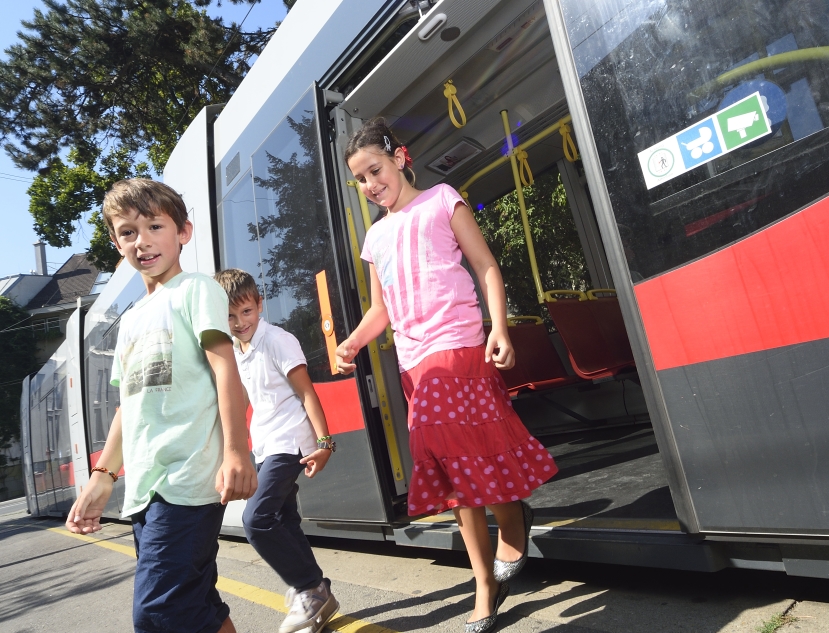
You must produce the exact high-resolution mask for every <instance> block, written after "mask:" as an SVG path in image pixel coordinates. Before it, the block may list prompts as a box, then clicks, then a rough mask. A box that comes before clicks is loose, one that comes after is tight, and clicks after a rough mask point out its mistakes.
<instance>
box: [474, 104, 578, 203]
mask: <svg viewBox="0 0 829 633" xmlns="http://www.w3.org/2000/svg"><path fill="white" fill-rule="evenodd" d="M572 120H573V118H572V117H571V116H570V115H569V114H568V115H567V116H564V117H562V118H560V119H559V120H558V121H556V122H555V123H553V124H552V125H551V126H550V127H548V128H546V129H544V130H541V131H540V132H539V133H538V134H536V135H535V136H532V137H530V138H529V139H527V140H526V141H524V142H523V143H521V144H520V145H518V146H517V147H518V148H519V149H523V150H527V149H529V148H530V147H532V146H533V145H535V144H536V143H538V142H539V141H543V140H544V139H545V138H547V137H548V136H550V134H553V133H555V132H557V131H558V129H559V128H560V127H561V126H562V125H566V124H567V123H570V121H572ZM510 138H512V137H510ZM508 160H509V156H501V157H500V158H498V159H496V160H494V161H493V162H491V163H490V164H489V165H487V166H486V167H484V168H483V169H481V170H480V171H478V172H475V173H474V174H472V176H471V177H470V178H469V180H467V181H466V182H465V183H463V184H462V185H461V187H460V192H461V195H462V196H463V197H464V198H468V197H469V196H468V195H467V193H466V192H467V190H468V189H469V187H471V186H472V185H473V184H474V183H476V182H478V181H479V180H480V179H481V178H483V177H484V176H486V175H487V174H488V173H489V172H491V171H492V170H493V169H497V168H498V167H500V166H501V165H503V164H504V163H506V162H507V161H508Z"/></svg>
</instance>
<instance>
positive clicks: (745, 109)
mask: <svg viewBox="0 0 829 633" xmlns="http://www.w3.org/2000/svg"><path fill="white" fill-rule="evenodd" d="M766 110H768V106H767V104H766V103H765V98H763V97H762V96H761V95H760V93H759V92H755V93H753V94H750V95H749V96H747V97H745V98H744V99H740V100H739V101H737V102H736V103H734V104H732V105H730V106H728V107H727V108H724V109H723V110H720V111H719V112H715V113H714V114H712V115H711V116H709V117H707V118H705V119H703V120H702V121H698V122H697V123H694V124H693V125H691V126H689V127H687V128H685V129H684V130H682V131H681V132H677V133H676V134H674V135H673V136H671V137H669V138H666V139H665V140H664V141H661V142H659V143H657V144H656V145H652V146H650V147H649V148H648V149H646V150H643V151H641V152H639V154H638V157H639V165H640V166H641V168H642V174H643V175H644V176H645V185H646V186H647V188H648V189H653V188H654V187H656V186H657V185H661V184H662V183H663V182H666V181H668V180H671V179H672V178H676V177H677V176H680V175H682V174H684V173H685V172H687V171H690V170H691V169H693V168H694V167H698V166H700V165H703V164H705V163H707V162H709V161H711V160H714V159H715V158H717V157H719V156H722V155H724V154H727V153H729V152H731V151H733V150H735V149H737V148H739V147H742V146H743V145H747V144H748V143H751V142H753V141H755V140H756V139H758V138H761V137H763V136H767V135H768V134H771V122H770V121H769V118H768V116H767V115H766Z"/></svg>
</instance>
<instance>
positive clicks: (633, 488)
mask: <svg viewBox="0 0 829 633" xmlns="http://www.w3.org/2000/svg"><path fill="white" fill-rule="evenodd" d="M538 439H539V441H540V442H542V443H543V444H544V445H545V446H546V447H547V449H548V450H549V451H550V453H551V454H552V455H553V457H554V458H555V460H556V464H557V465H558V467H559V472H558V474H557V475H556V476H555V477H553V478H552V479H551V480H550V481H549V482H548V483H546V484H544V485H543V486H541V487H540V488H539V489H537V490H536V491H535V492H534V493H533V496H532V498H531V499H530V503H531V505H532V506H533V509H534V510H535V514H536V520H535V524H536V525H543V524H545V523H557V522H560V521H562V520H563V521H571V520H573V519H585V518H588V517H589V518H590V519H591V520H592V521H593V522H594V523H597V522H598V523H604V524H606V525H611V524H613V525H615V526H616V527H624V526H625V524H626V523H628V524H630V527H638V528H642V527H651V528H653V529H679V526H678V524H677V521H676V512H675V510H674V504H673V501H672V499H671V494H670V491H669V489H668V480H667V477H666V474H665V471H664V467H663V465H662V460H661V458H660V456H659V450H658V449H657V446H656V440H655V438H654V434H653V429H652V428H651V426H650V424H649V423H644V424H641V423H640V424H630V425H626V426H615V427H609V428H600V429H584V430H575V431H570V432H566V433H557V434H552V435H540V436H539V438H538ZM633 522H635V524H634V523H633Z"/></svg>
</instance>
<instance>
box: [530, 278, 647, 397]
mask: <svg viewBox="0 0 829 633" xmlns="http://www.w3.org/2000/svg"><path fill="white" fill-rule="evenodd" d="M611 293H612V294H613V296H612V297H611V296H597V295H599V294H601V295H609V294H611ZM615 295H616V291H615V290H612V289H601V290H591V291H589V292H588V293H584V292H580V291H578V290H550V291H549V292H547V293H545V295H544V298H545V303H546V304H547V309H548V310H549V311H550V316H551V317H552V318H553V323H555V326H556V329H557V330H558V333H559V334H560V335H561V340H562V341H563V342H564V345H565V346H566V347H567V352H568V353H569V355H570V362H571V363H572V364H573V370H574V371H575V372H576V373H577V374H578V375H579V376H581V377H582V378H584V379H585V380H597V379H601V378H612V377H614V376H616V375H618V374H620V373H621V372H623V371H626V370H631V369H633V368H634V367H635V366H636V363H635V362H634V360H633V352H632V351H631V349H630V341H629V340H628V335H627V331H626V330H625V324H624V321H623V320H622V311H621V309H620V308H619V300H618V299H617V298H616V296H615Z"/></svg>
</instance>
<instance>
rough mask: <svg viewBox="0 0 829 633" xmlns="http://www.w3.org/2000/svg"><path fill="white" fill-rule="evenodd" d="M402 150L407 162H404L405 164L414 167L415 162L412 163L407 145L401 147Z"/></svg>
mask: <svg viewBox="0 0 829 633" xmlns="http://www.w3.org/2000/svg"><path fill="white" fill-rule="evenodd" d="M400 149H402V150H403V156H404V157H405V161H404V162H403V164H404V165H405V166H406V167H411V166H412V162H413V161H412V157H411V156H409V150H407V149H406V146H405V145H401V146H400Z"/></svg>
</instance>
